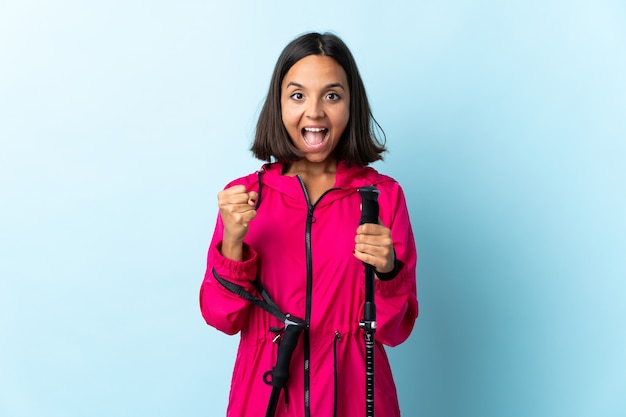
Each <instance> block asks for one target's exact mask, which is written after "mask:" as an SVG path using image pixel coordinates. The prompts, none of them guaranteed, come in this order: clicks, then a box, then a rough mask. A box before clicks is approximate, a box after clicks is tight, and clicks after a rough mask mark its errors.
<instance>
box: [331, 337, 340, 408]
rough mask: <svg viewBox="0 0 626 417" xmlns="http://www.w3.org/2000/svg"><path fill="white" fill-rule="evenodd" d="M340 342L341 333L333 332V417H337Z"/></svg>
mask: <svg viewBox="0 0 626 417" xmlns="http://www.w3.org/2000/svg"><path fill="white" fill-rule="evenodd" d="M338 342H341V332H339V330H335V340H334V341H333V368H334V374H335V375H334V376H335V380H334V382H335V391H334V401H333V405H334V406H333V417H337V398H338V394H339V392H338V390H339V369H338V366H339V365H338V364H337V343H338Z"/></svg>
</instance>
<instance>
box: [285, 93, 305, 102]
mask: <svg viewBox="0 0 626 417" xmlns="http://www.w3.org/2000/svg"><path fill="white" fill-rule="evenodd" d="M289 97H291V98H292V99H294V100H298V101H300V100H302V99H303V98H304V95H303V94H302V93H293V94H292V95H290V96H289Z"/></svg>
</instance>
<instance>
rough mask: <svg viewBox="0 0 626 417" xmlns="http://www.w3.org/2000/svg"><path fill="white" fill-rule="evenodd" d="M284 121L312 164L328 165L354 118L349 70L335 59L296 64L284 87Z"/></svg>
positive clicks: (319, 57) (318, 58) (320, 57)
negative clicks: (322, 163)
mask: <svg viewBox="0 0 626 417" xmlns="http://www.w3.org/2000/svg"><path fill="white" fill-rule="evenodd" d="M280 102H281V112H282V120H283V124H284V125H285V128H286V129H287V132H288V133H289V137H290V138H291V141H292V142H293V144H294V145H295V146H296V147H297V148H298V149H299V150H300V151H302V152H303V153H304V155H305V157H304V159H305V160H306V161H309V162H313V163H317V162H326V161H328V160H329V157H331V156H332V153H333V151H334V150H335V148H336V147H337V144H338V143H339V140H340V139H341V135H342V134H343V132H344V130H345V129H346V126H347V124H348V120H349V118H350V90H349V87H348V79H347V76H346V73H345V71H344V70H343V68H342V67H341V65H339V64H338V63H337V61H335V60H334V59H333V58H330V57H328V56H323V55H309V56H307V57H304V58H302V59H301V60H300V61H298V62H296V63H295V64H294V65H293V66H292V67H291V68H290V69H289V71H288V72H287V74H286V75H285V78H284V79H283V82H282V86H281V100H280Z"/></svg>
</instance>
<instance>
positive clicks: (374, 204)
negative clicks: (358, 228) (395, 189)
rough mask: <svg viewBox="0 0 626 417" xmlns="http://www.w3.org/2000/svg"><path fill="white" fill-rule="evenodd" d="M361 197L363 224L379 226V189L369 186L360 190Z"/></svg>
mask: <svg viewBox="0 0 626 417" xmlns="http://www.w3.org/2000/svg"><path fill="white" fill-rule="evenodd" d="M358 191H359V194H360V195H361V223H359V224H365V223H375V224H378V195H379V194H380V191H378V188H376V187H374V186H371V185H368V186H365V187H361V188H359V189H358Z"/></svg>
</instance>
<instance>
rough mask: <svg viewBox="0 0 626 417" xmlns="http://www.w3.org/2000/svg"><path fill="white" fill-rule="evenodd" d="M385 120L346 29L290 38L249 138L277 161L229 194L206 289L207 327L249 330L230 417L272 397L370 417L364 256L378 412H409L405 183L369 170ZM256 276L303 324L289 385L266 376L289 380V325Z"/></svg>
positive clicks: (284, 409) (280, 411)
mask: <svg viewBox="0 0 626 417" xmlns="http://www.w3.org/2000/svg"><path fill="white" fill-rule="evenodd" d="M374 126H377V125H376V122H375V121H374V119H373V117H372V115H371V112H370V108H369V104H368V100H367V96H366V93H365V89H364V86H363V82H362V80H361V77H360V75H359V72H358V69H357V67H356V63H355V61H354V58H353V57H352V54H351V53H350V51H349V50H348V48H347V47H346V45H345V44H344V43H343V42H342V41H341V40H340V39H339V38H338V37H336V36H335V35H332V34H317V33H309V34H305V35H303V36H300V37H299V38H297V39H295V40H293V41H292V42H291V43H289V45H287V47H286V48H285V49H284V50H283V52H282V54H281V55H280V57H279V59H278V61H277V63H276V67H275V69H274V73H273V76H272V80H271V83H270V88H269V92H268V95H267V99H266V101H265V105H264V107H263V109H262V111H261V114H260V117H259V121H258V124H257V130H256V137H255V141H254V144H253V145H252V152H253V153H254V155H255V156H256V157H257V158H259V159H261V160H263V161H266V162H267V163H266V164H265V165H264V166H263V167H262V168H261V170H260V171H259V172H257V173H254V174H250V175H248V176H245V177H242V178H239V179H237V180H235V181H233V182H231V183H230V184H228V185H227V186H226V187H225V189H224V190H223V191H222V192H220V193H219V194H218V205H219V215H218V219H217V224H216V227H215V232H214V235H213V239H212V242H211V246H210V248H209V254H208V263H207V272H206V274H205V278H204V281H203V283H202V288H201V293H200V304H201V310H202V314H203V317H204V318H205V320H206V321H207V323H208V324H209V325H211V326H214V327H215V328H217V329H218V330H221V331H223V332H225V333H227V334H231V335H232V334H236V333H238V332H240V333H241V338H240V344H239V350H238V353H237V358H236V362H235V368H234V372H233V378H232V384H231V392H230V398H229V405H228V412H227V415H228V416H229V417H240V416H246V417H254V416H264V415H266V412H267V409H268V400H269V399H270V397H272V398H273V400H272V401H273V403H274V404H273V405H270V407H271V410H272V411H271V413H274V411H273V410H274V408H275V410H276V411H275V415H276V416H332V415H335V416H346V417H347V416H350V417H352V416H359V415H365V359H364V356H365V348H364V341H363V331H362V330H361V329H360V327H359V321H360V319H361V318H362V316H363V302H364V273H363V270H364V268H363V262H365V263H368V264H370V265H372V266H373V267H375V270H376V278H377V279H376V282H375V296H376V299H375V302H376V306H377V329H376V333H375V364H376V370H375V407H376V410H375V412H376V416H377V417H396V416H399V415H400V411H399V406H398V401H397V395H396V389H395V385H394V382H393V377H392V374H391V369H390V366H389V362H388V360H387V356H386V353H385V349H384V347H383V345H388V346H395V345H397V344H399V343H402V342H403V341H404V340H406V339H407V337H408V336H409V334H410V333H411V330H412V329H413V325H414V322H415V319H416V318H417V313H418V304H417V298H416V282H415V264H416V261H417V255H416V250H415V243H414V239H413V233H412V230H411V225H410V221H409V214H408V210H407V207H406V203H405V199H404V194H403V191H402V189H401V187H400V186H399V185H398V183H397V182H396V181H395V180H393V179H392V178H390V177H388V176H385V175H382V174H379V173H378V172H377V171H376V170H374V169H373V168H371V167H368V166H367V165H368V164H369V163H371V162H374V161H377V160H380V159H382V156H381V155H382V153H383V152H384V151H385V150H386V149H385V146H384V144H382V143H381V142H380V141H379V140H378V139H377V138H376V135H375V133H374V129H373V127H374ZM272 161H273V162H272ZM366 185H374V186H375V187H377V188H378V190H379V191H380V195H379V198H378V201H379V204H380V222H379V224H364V225H360V226H359V220H360V203H361V199H360V196H359V194H358V192H357V189H358V188H359V187H363V186H366ZM255 279H258V281H260V282H261V284H262V285H263V287H264V289H265V290H266V291H267V293H268V294H269V295H270V296H271V298H272V300H273V301H274V302H275V304H276V306H277V307H278V308H279V309H280V310H281V311H282V312H284V313H290V314H291V315H292V316H293V317H296V318H300V319H302V321H303V324H302V326H301V328H299V330H301V331H302V335H301V337H298V338H297V339H296V342H295V343H296V345H295V349H294V350H293V354H292V355H293V356H292V357H291V360H290V361H289V363H288V372H289V378H288V380H287V382H286V385H285V386H284V389H279V390H277V389H273V388H272V386H270V385H269V384H270V383H271V382H272V381H271V379H272V377H273V378H278V376H277V375H278V372H274V373H270V371H272V369H274V367H275V366H276V365H277V364H276V361H277V354H278V347H279V343H276V342H279V341H280V336H281V335H282V336H283V337H284V335H283V334H282V333H283V332H284V330H283V332H281V331H280V329H277V328H279V327H280V326H281V322H280V321H279V320H278V319H277V318H276V317H275V316H273V315H272V314H270V313H268V311H266V310H264V309H263V308H259V307H258V306H257V305H254V304H253V303H251V302H250V300H249V297H248V299H246V298H244V297H243V296H242V294H241V293H242V291H240V290H245V292H246V293H249V294H253V295H256V296H259V293H260V291H261V290H260V289H258V288H257V287H255V286H254V285H253V281H255ZM231 284H234V285H231ZM237 288H239V289H240V290H237ZM237 292H239V293H237ZM294 320H295V319H294ZM270 329H271V330H272V331H270ZM277 336H278V337H277ZM276 367H278V366H276ZM264 382H265V383H264ZM272 401H270V403H271V402H272ZM272 407H273V408H272Z"/></svg>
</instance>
